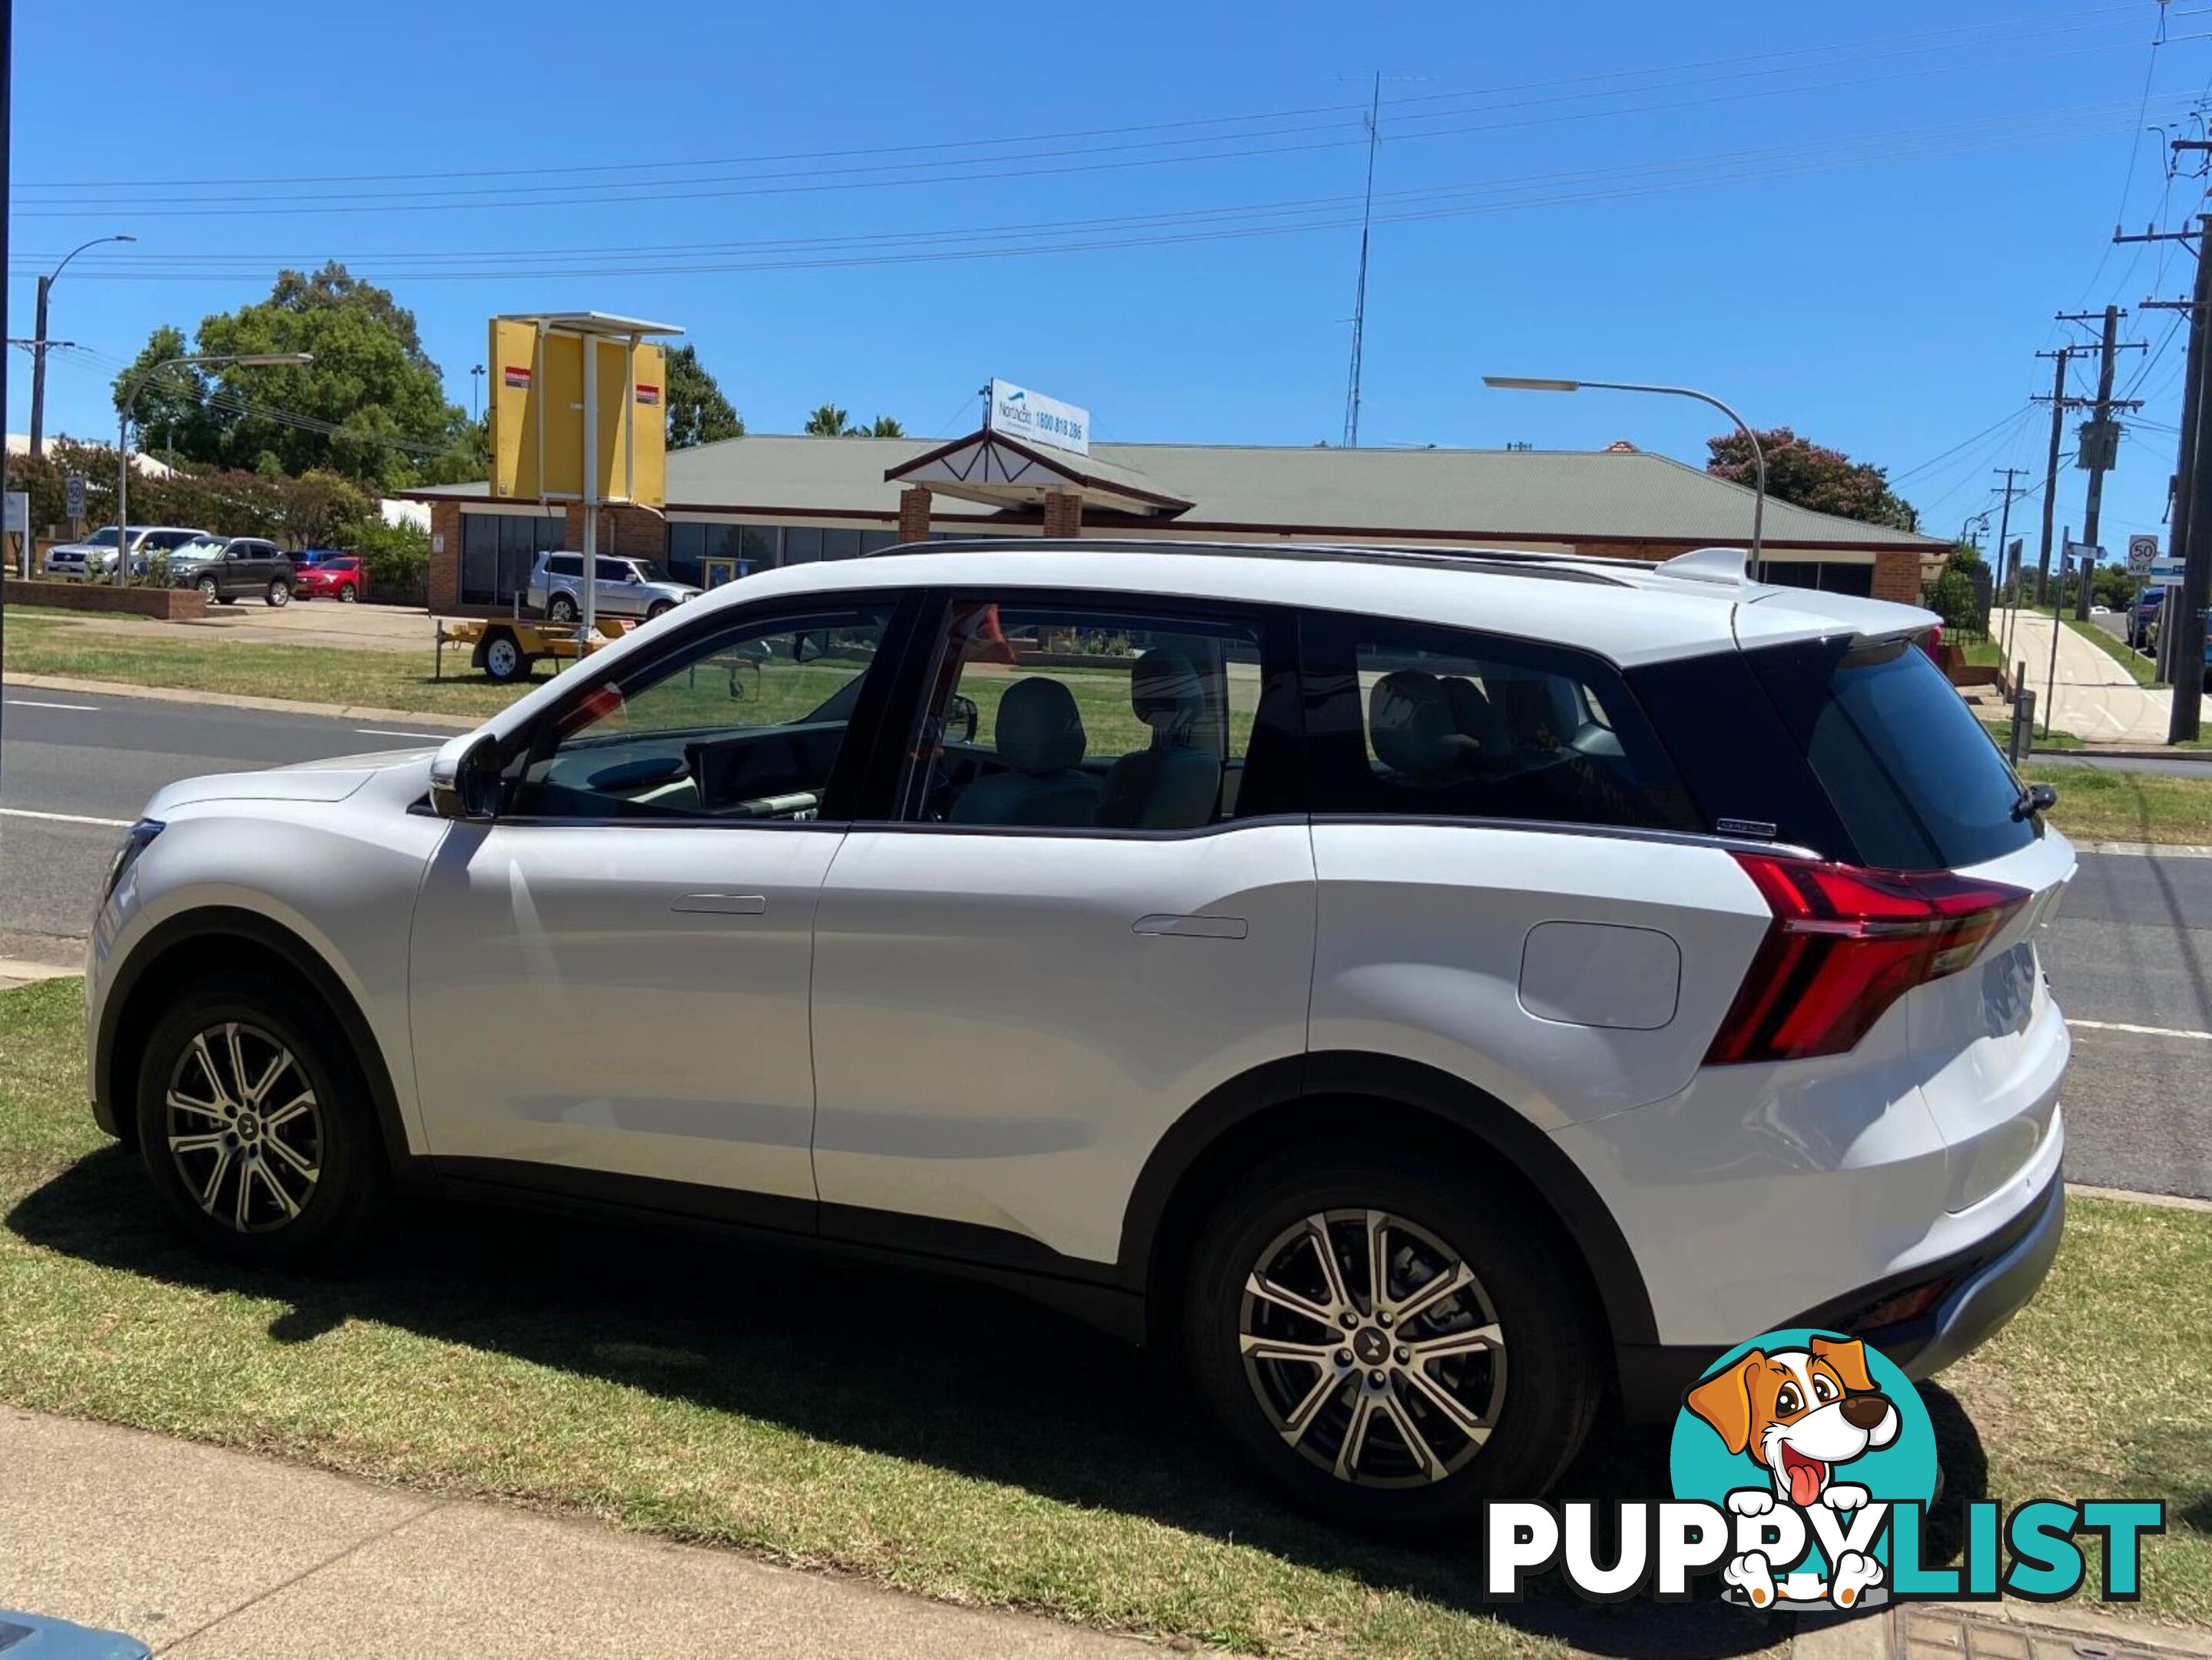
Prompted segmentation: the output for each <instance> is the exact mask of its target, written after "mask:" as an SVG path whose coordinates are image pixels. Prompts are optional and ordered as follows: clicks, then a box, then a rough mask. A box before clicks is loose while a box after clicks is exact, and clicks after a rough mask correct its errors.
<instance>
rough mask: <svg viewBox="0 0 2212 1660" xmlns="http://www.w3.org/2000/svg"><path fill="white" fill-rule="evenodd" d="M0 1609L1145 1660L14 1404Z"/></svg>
mask: <svg viewBox="0 0 2212 1660" xmlns="http://www.w3.org/2000/svg"><path fill="white" fill-rule="evenodd" d="M0 1470H4V1471H5V1472H7V1478H8V1479H7V1492H8V1502H7V1504H6V1505H0V1608H13V1609H17V1610H20V1611H22V1612H25V1613H29V1614H43V1615H46V1616H47V1617H49V1618H53V1619H61V1620H74V1621H76V1623H77V1624H79V1625H83V1626H90V1627H96V1628H99V1629H103V1630H112V1631H122V1632H127V1633H130V1634H131V1635H132V1636H134V1637H136V1638H137V1639H139V1640H140V1641H141V1642H143V1643H144V1644H145V1645H147V1646H148V1647H149V1648H150V1649H152V1650H153V1651H154V1652H155V1653H156V1654H160V1655H165V1656H167V1655H173V1656H177V1657H179V1660H218V1657H220V1660H341V1657H342V1660H368V1657H378V1656H400V1655H404V1656H406V1657H408V1660H448V1657H450V1660H483V1657H484V1656H486V1655H529V1656H531V1657H532V1660H572V1657H573V1660H606V1657H608V1656H610V1655H617V1654H635V1655H685V1656H690V1657H693V1660H800V1657H808V1660H812V1657H823V1656H848V1655H883V1656H892V1655H896V1656H899V1657H902V1660H903V1657H914V1660H976V1657H978V1656H986V1655H987V1656H994V1657H996V1656H1007V1657H1012V1660H1116V1657H1118V1660H1138V1657H1141V1656H1142V1655H1144V1654H1145V1653H1146V1652H1147V1651H1152V1652H1158V1651H1156V1650H1151V1648H1150V1645H1146V1644H1142V1643H1139V1642H1137V1641H1135V1640H1134V1639H1128V1638H1121V1637H1113V1636H1109V1635H1108V1634H1106V1633H1102V1632H1092V1631H1085V1630H1083V1629H1081V1628H1079V1627H1073V1626H1065V1625H1060V1624H1057V1623H1055V1622H1054V1621H1050V1620H1040V1619H1036V1618H1033V1617H1030V1616H1027V1615H1023V1614H1001V1613H995V1612H987V1611H984V1610H980V1609H974V1608H953V1607H951V1606H949V1605H947V1604H945V1603H941V1602H926V1601H924V1600H922V1599H921V1598H919V1597H914V1596H902V1595H900V1594H899V1593H897V1592H896V1591H890V1590H882V1589H880V1588H878V1587H877V1586H873V1585H867V1584H861V1583H860V1582H859V1581H856V1580H853V1579H846V1578H836V1577H835V1576H832V1575H829V1574H826V1573H808V1572H801V1571H799V1570H798V1569H795V1568H780V1567H772V1566H769V1565H768V1564H766V1563H763V1562H757V1561H755V1560H751V1559H750V1558H749V1557H746V1556H743V1555H741V1554H738V1553H737V1552H735V1551H729V1550H710V1549H703V1548H699V1547H696V1546H687V1545H674V1544H669V1543H665V1542H664V1541H659V1540H653V1539H648V1538H645V1537H642V1536H641V1535H635V1534H627V1533H622V1532H619V1531H617V1530H616V1529H612V1528H610V1527H605V1526H601V1525H599V1524H597V1523H591V1522H585V1521H577V1520H573V1519H569V1518H565V1517H548V1516H540V1515H536V1514H533V1513H532V1512H530V1511H521V1510H513V1509H508V1508H506V1507H503V1506H501V1505H487V1504H479V1503H475V1502H473V1501H471V1502H457V1501H451V1500H447V1499H439V1498H438V1497H436V1496H435V1494H425V1493H406V1492H402V1491H399V1490H397V1489H393V1488H387V1487H374V1486H371V1485H369V1484H368V1483H367V1482H362V1481H355V1480H352V1479H350V1478H349V1477H345V1476H338V1475H327V1474H325V1473H324V1472H322V1471H319V1470H312V1469H303V1468H300V1467H298V1466H296V1465H291V1464H284V1463H279V1462H276V1461H274V1460H272V1459H267V1458H263V1457H259V1456H256V1455H254V1454H252V1453H244V1452H229V1451H225V1450H222V1449H221V1448H216V1447H204V1446H199V1445H197V1444H192V1443H190V1442H185V1441H173V1440H170V1439H168V1438H166V1437H163V1436H159V1435H149V1434H147V1433H145V1432H143V1431H138V1430H126V1429H116V1428H113V1427H111V1426H106V1425H100V1424H86V1423H80V1422H77V1421H76V1420H73V1419H66V1418H52V1417H47V1416H46V1415H44V1414H36V1413H27V1412H19V1411H16V1410H15V1409H14V1408H0Z"/></svg>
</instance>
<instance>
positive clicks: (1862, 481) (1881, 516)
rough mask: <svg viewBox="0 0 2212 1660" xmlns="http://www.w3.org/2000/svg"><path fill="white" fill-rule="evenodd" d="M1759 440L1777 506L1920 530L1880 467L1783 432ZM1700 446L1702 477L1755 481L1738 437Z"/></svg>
mask: <svg viewBox="0 0 2212 1660" xmlns="http://www.w3.org/2000/svg"><path fill="white" fill-rule="evenodd" d="M1759 444H1760V446H1761V447H1763V448H1764V449H1765V452H1766V493H1767V494H1768V495H1769V496H1772V497H1773V498H1774V499H1775V500H1776V501H1778V502H1795V503H1796V505H1797V506H1799V507H1801V508H1810V509H1811V510H1812V511H1813V512H1814V513H1832V514H1836V515H1837V516H1838V518H1842V519H1856V520H1859V522H1860V523H1862V524H1867V525H1887V526H1890V527H1891V528H1892V529H1893V530H1907V531H1909V530H1918V529H1919V528H1920V515H1919V514H1917V513H1916V512H1914V511H1913V509H1912V506H1911V503H1910V502H1906V501H1905V499H1904V498H1903V497H1902V496H1899V495H1898V494H1897V493H1896V492H1895V491H1894V490H1893V489H1890V487H1889V474H1888V472H1887V471H1886V470H1884V469H1883V468H1881V467H1877V466H1875V465H1872V464H1870V463H1869V462H1865V461H1854V460H1852V459H1850V457H1849V456H1848V455H1845V454H1844V453H1843V452H1842V451H1841V450H1832V449H1829V448H1828V447H1826V446H1825V445H1821V444H1813V443H1808V442H1807V441H1805V440H1804V439H1802V438H1800V437H1799V436H1798V435H1796V433H1795V432H1793V431H1791V430H1790V429H1789V428H1788V427H1775V428H1773V429H1771V430H1769V431H1766V432H1762V433H1760V434H1759ZM1705 447H1706V449H1707V450H1709V451H1711V455H1712V459H1711V460H1709V461H1708V462H1706V463H1705V471H1707V472H1709V473H1711V474H1712V475H1713V476H1714V477H1717V478H1726V479H1728V480H1729V481H1730V482H1732V483H1738V484H1742V485H1745V486H1749V485H1751V484H1753V483H1755V482H1756V480H1757V478H1758V469H1757V468H1756V467H1755V466H1753V464H1752V459H1751V444H1750V442H1749V441H1748V440H1747V439H1746V438H1745V437H1744V435H1742V434H1741V433H1740V432H1732V433H1729V434H1727V435H1724V436H1723V437H1719V438H1709V439H1707V440H1706V441H1705Z"/></svg>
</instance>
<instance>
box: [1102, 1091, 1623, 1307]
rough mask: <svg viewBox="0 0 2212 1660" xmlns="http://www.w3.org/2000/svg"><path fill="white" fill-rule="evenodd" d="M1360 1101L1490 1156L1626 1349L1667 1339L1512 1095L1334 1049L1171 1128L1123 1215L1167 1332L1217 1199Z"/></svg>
mask: <svg viewBox="0 0 2212 1660" xmlns="http://www.w3.org/2000/svg"><path fill="white" fill-rule="evenodd" d="M1349 1101H1356V1102H1358V1103H1359V1104H1360V1107H1361V1112H1362V1116H1361V1119H1360V1121H1359V1123H1358V1128H1360V1129H1363V1130H1364V1129H1367V1128H1370V1127H1373V1128H1382V1127H1383V1125H1385V1124H1387V1125H1389V1128H1390V1131H1391V1133H1392V1134H1395V1135H1400V1136H1411V1137H1412V1138H1413V1139H1414V1140H1416V1141H1419V1142H1421V1143H1424V1144H1426V1145H1429V1146H1434V1147H1436V1148H1437V1151H1438V1152H1440V1153H1443V1154H1446V1155H1447V1156H1449V1155H1450V1154H1453V1153H1457V1154H1461V1155H1465V1154H1467V1153H1468V1152H1474V1153H1475V1154H1476V1155H1478V1156H1479V1157H1481V1158H1484V1159H1485V1160H1486V1161H1487V1162H1488V1163H1489V1164H1491V1166H1492V1168H1494V1169H1496V1170H1497V1171H1498V1172H1499V1173H1500V1174H1502V1175H1504V1177H1506V1179H1508V1180H1509V1181H1510V1182H1511V1183H1513V1184H1514V1185H1515V1186H1516V1188H1517V1189H1520V1190H1521V1191H1522V1193H1523V1195H1525V1196H1526V1197H1528V1199H1530V1200H1531V1201H1534V1204H1535V1205H1536V1207H1538V1209H1539V1210H1540V1211H1541V1213H1543V1214H1545V1215H1547V1216H1548V1217H1549V1218H1550V1219H1552V1221H1553V1223H1555V1224H1556V1225H1557V1227H1558V1229H1559V1235H1560V1237H1561V1240H1562V1241H1563V1242H1564V1243H1565V1246H1566V1248H1567V1249H1568V1250H1569V1251H1570V1252H1571V1254H1572V1256H1574V1258H1575V1259H1576V1262H1575V1266H1577V1268H1579V1269H1580V1270H1581V1272H1582V1274H1583V1279H1584V1280H1585V1282H1586V1284H1587V1286H1588V1288H1589V1293H1590V1298H1591V1301H1592V1304H1593V1307H1594V1309H1595V1312H1596V1313H1597V1314H1598V1316H1599V1317H1600V1318H1601V1320H1602V1321H1603V1322H1604V1324H1605V1327H1606V1331H1607V1337H1608V1338H1609V1340H1610V1346H1611V1347H1613V1349H1614V1350H1616V1351H1618V1350H1620V1349H1621V1348H1623V1347H1635V1346H1642V1345H1647V1344H1651V1343H1655V1342H1656V1341H1657V1339H1658V1330H1657V1323H1656V1317H1655V1316H1654V1315H1653V1312H1652V1308H1651V1298H1650V1292H1649V1290H1648V1289H1647V1288H1646V1286H1644V1275H1643V1271H1642V1270H1641V1269H1640V1268H1638V1266H1637V1262H1636V1256H1635V1253H1634V1252H1633V1251H1632V1250H1630V1248H1629V1244H1628V1241H1627V1238H1626V1236H1625V1235H1623V1234H1622V1232H1621V1231H1620V1224H1619V1223H1618V1222H1616V1221H1615V1220H1614V1219H1613V1213H1612V1211H1611V1209H1610V1208H1609V1207H1607V1205H1606V1203H1605V1201H1604V1200H1603V1199H1602V1198H1601V1197H1600V1196H1599V1195H1598V1192H1597V1189H1595V1188H1594V1187H1593V1186H1591V1184H1590V1182H1589V1177H1586V1176H1584V1175H1583V1172H1582V1171H1581V1170H1580V1169H1579V1168H1578V1167H1577V1165H1576V1164H1575V1163H1574V1161H1573V1160H1572V1159H1571V1158H1569V1157H1568V1156H1567V1155H1566V1153H1565V1152H1562V1151H1561V1150H1560V1148H1559V1146H1557V1144H1555V1143H1554V1142H1553V1140H1552V1139H1551V1138H1550V1137H1549V1136H1547V1135H1546V1134H1544V1133H1543V1132H1542V1131H1541V1130H1540V1129H1538V1128H1536V1126H1535V1125H1534V1124H1532V1123H1530V1122H1528V1119H1526V1118H1525V1117H1523V1116H1522V1115H1521V1114H1519V1113H1517V1112H1516V1111H1515V1110H1513V1109H1512V1108H1511V1107H1510V1106H1508V1105H1506V1104H1505V1103H1504V1102H1503V1101H1500V1100H1499V1099H1498V1098H1496V1097H1495V1096H1492V1095H1491V1094H1489V1093H1488V1092H1487V1091H1484V1090H1481V1089H1479V1088H1477V1087H1476V1086H1475V1085H1473V1084H1470V1083H1468V1081H1467V1080H1466V1079H1462V1078H1457V1077H1455V1076H1453V1075H1452V1074H1451V1073H1446V1072H1443V1071H1440V1070H1438V1069H1437V1068H1436V1067H1428V1066H1424V1065H1422V1064H1421V1063H1419V1062H1418V1061H1407V1060H1404V1059H1402V1058H1401V1057H1398V1056H1394V1055H1370V1054H1363V1053H1358V1052H1355V1051H1326V1052H1321V1053H1316V1054H1312V1055H1304V1056H1297V1057H1291V1058H1288V1059H1285V1060H1281V1061H1270V1062H1267V1064H1265V1065H1263V1066H1260V1067H1255V1068H1254V1069H1253V1070H1251V1071H1249V1072H1247V1073H1243V1074H1242V1075H1241V1076H1239V1077H1237V1078H1235V1079H1231V1080H1230V1081H1229V1082H1227V1083H1225V1084H1224V1085H1221V1086H1220V1087H1219V1088H1218V1089H1216V1090H1214V1091H1212V1093H1210V1094H1209V1095H1207V1096H1206V1098H1204V1099H1203V1100H1201V1101H1200V1102H1199V1103H1198V1104H1197V1105H1195V1106H1194V1107H1193V1108H1192V1109H1191V1110H1189V1111H1188V1112H1187V1113H1186V1114H1184V1115H1183V1116H1182V1117H1181V1118H1180V1119H1178V1120H1176V1122H1175V1124H1174V1125H1173V1126H1171V1127H1170V1129H1169V1130H1168V1133H1167V1134H1165V1135H1164V1136H1163V1137H1161V1139H1160V1140H1159V1143H1158V1146H1155V1147H1154V1148H1153V1150H1152V1155H1151V1157H1150V1158H1148V1159H1147V1160H1146V1164H1145V1167H1144V1169H1143V1171H1141V1172H1140V1173H1139V1176H1138V1178H1137V1182H1136V1185H1135V1186H1134V1187H1133V1189H1131V1192H1130V1196H1129V1202H1128V1205H1127V1208H1126V1209H1125V1211H1124V1213H1123V1219H1122V1225H1121V1250H1120V1254H1119V1258H1118V1261H1117V1263H1116V1273H1117V1276H1118V1277H1119V1278H1120V1279H1121V1282H1122V1283H1123V1285H1125V1286H1127V1287H1128V1288H1130V1289H1132V1290H1135V1291H1139V1292H1143V1293H1144V1294H1145V1301H1146V1308H1147V1310H1149V1311H1150V1318H1151V1320H1152V1324H1153V1330H1154V1335H1155V1336H1158V1335H1160V1333H1161V1330H1162V1323H1163V1322H1164V1321H1171V1320H1172V1319H1173V1317H1174V1315H1175V1311H1176V1309H1177V1308H1178V1306H1179V1304H1180V1297H1179V1295H1178V1289H1179V1288H1178V1287H1177V1286H1176V1280H1177V1279H1178V1278H1179V1277H1180V1275H1181V1274H1182V1269H1183V1266H1184V1264H1185V1263H1187V1262H1188V1256H1189V1251H1190V1250H1191V1248H1192V1246H1193V1245H1194V1243H1195V1241H1196V1239H1197V1237H1198V1234H1199V1231H1200V1228H1201V1226H1202V1225H1203V1223H1204V1219H1205V1215H1206V1207H1207V1204H1208V1202H1209V1201H1211V1200H1212V1199H1214V1198H1216V1197H1218V1195H1220V1194H1222V1193H1223V1192H1224V1191H1225V1190H1226V1189H1227V1188H1228V1187H1229V1186H1230V1184H1231V1183H1233V1182H1234V1181H1235V1180H1236V1179H1237V1176H1238V1175H1239V1174H1241V1173H1242V1172H1243V1171H1244V1170H1246V1169H1249V1167H1250V1164H1251V1163H1252V1161H1253V1159H1254V1158H1255V1157H1257V1156H1259V1154H1260V1153H1261V1150H1262V1149H1263V1148H1264V1149H1266V1150H1268V1151H1272V1150H1273V1148H1274V1147H1275V1146H1279V1145H1282V1144H1283V1143H1284V1140H1285V1137H1304V1136H1314V1135H1321V1134H1336V1135H1341V1134H1344V1131H1345V1128H1346V1126H1345V1123H1344V1122H1343V1120H1342V1118H1341V1116H1330V1114H1331V1110H1332V1109H1334V1108H1340V1107H1341V1106H1342V1105H1343V1104H1345V1103H1346V1102H1349Z"/></svg>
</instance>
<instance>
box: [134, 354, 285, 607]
mask: <svg viewBox="0 0 2212 1660" xmlns="http://www.w3.org/2000/svg"><path fill="white" fill-rule="evenodd" d="M314 361H315V359H314V354H313V353H312V352H304V351H248V352H228V353H218V354H216V355H214V356H205V355H200V354H187V355H186V356H182V357H165V358H163V359H162V360H161V362H158V363H152V364H149V365H148V366H147V368H146V369H145V372H144V373H143V374H140V375H139V376H138V377H137V379H136V380H133V381H131V384H130V385H129V386H125V388H124V389H123V402H122V404H121V405H120V406H119V407H118V410H117V411H116V417H115V586H116V587H129V586H130V583H131V410H133V409H134V408H136V407H137V403H138V394H139V393H140V392H143V391H144V390H145V389H146V383H147V382H148V381H149V380H152V379H153V378H154V377H155V375H157V374H160V373H161V371H162V370H163V369H173V368H178V367H179V366H180V365H183V364H186V363H193V364H197V365H199V366H200V367H201V368H231V367H236V368H293V367H296V366H298V365H301V364H306V363H312V362H314Z"/></svg>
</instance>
